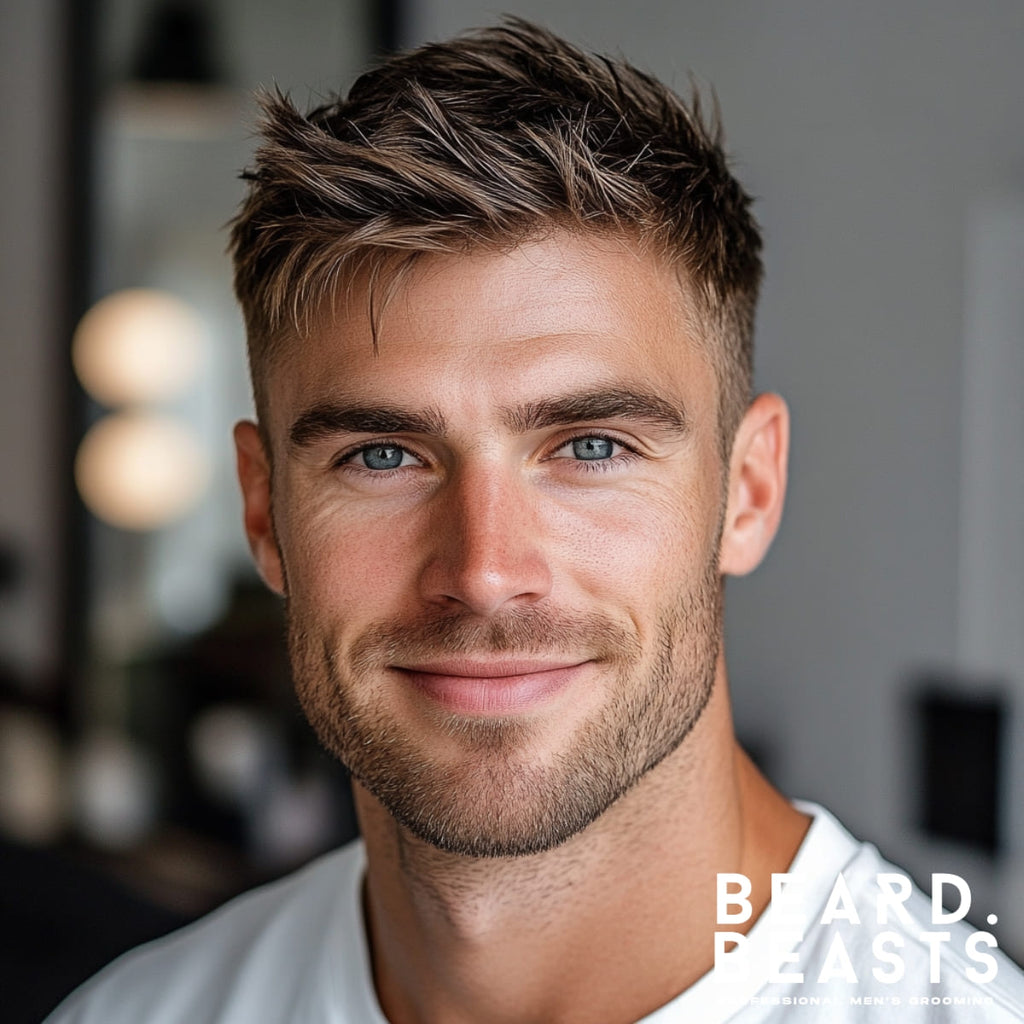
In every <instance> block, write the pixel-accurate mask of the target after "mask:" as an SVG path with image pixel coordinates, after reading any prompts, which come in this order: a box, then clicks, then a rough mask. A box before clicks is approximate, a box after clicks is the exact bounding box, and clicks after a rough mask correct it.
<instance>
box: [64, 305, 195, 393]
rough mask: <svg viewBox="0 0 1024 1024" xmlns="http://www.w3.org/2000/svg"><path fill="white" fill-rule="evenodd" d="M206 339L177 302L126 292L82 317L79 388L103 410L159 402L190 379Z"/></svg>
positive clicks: (76, 351) (76, 355)
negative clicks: (101, 406) (107, 407)
mask: <svg viewBox="0 0 1024 1024" xmlns="http://www.w3.org/2000/svg"><path fill="white" fill-rule="evenodd" d="M205 334H206V330H205V326H204V324H203V321H202V318H201V317H200V316H199V314H198V313H197V312H196V311H195V310H194V309H193V308H192V307H191V306H189V305H188V304H187V303H185V302H182V300H181V299H179V298H176V297H175V296H173V295H170V294H169V293H167V292H162V291H157V290H156V289H153V288H127V289H125V290H124V291H119V292H114V293H113V294H112V295H108V296H107V297H106V298H105V299H100V301H99V302H97V303H96V305H95V306H93V307H92V309H90V310H89V312H88V313H86V314H85V316H83V317H82V319H81V320H80V321H79V324H78V327H77V329H76V330H75V338H74V344H73V348H72V360H73V361H74V364H75V372H76V373H77V374H78V379H79V380H80V381H81V382H82V386H83V387H84V388H85V389H86V391H88V392H89V394H90V395H92V396H93V398H95V399H96V400H97V401H98V402H101V403H103V404H104V405H111V406H116V405H135V404H140V403H145V402H162V401H166V400H167V399H169V398H174V397H175V396H176V395H179V394H181V392H182V391H184V390H185V389H186V388H187V387H188V385H189V384H190V383H191V381H192V379H193V378H194V377H195V375H196V372H197V371H198V368H199V361H200V358H201V356H202V348H203V342H204V339H205Z"/></svg>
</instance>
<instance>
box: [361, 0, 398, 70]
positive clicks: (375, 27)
mask: <svg viewBox="0 0 1024 1024" xmlns="http://www.w3.org/2000/svg"><path fill="white" fill-rule="evenodd" d="M368 9H369V15H370V17H369V22H370V40H369V42H370V53H371V54H372V55H373V56H374V57H386V56H387V55H388V54H390V53H394V52H395V50H398V49H399V48H400V47H402V46H403V45H404V44H405V27H406V26H405V0H369V4H368Z"/></svg>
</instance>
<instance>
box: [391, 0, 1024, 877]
mask: <svg viewBox="0 0 1024 1024" xmlns="http://www.w3.org/2000/svg"><path fill="white" fill-rule="evenodd" d="M507 9H508V10H510V11H513V12H515V13H517V14H522V15H524V16H526V17H529V18H532V19H536V20H538V21H540V22H542V23H544V24H547V25H549V26H550V27H551V28H553V29H555V30H557V31H561V32H563V33H565V34H566V35H568V36H569V37H570V38H573V39H575V40H578V41H580V42H582V43H584V44H586V45H589V46H591V47H592V48H595V49H599V50H605V51H612V52H615V51H618V52H621V53H623V54H625V55H626V56H627V57H628V58H630V59H632V60H633V61H634V62H636V63H638V64H639V65H641V66H643V67H646V68H648V69H650V70H652V71H653V72H654V73H656V74H658V75H659V76H660V77H663V78H665V79H666V80H668V81H670V82H672V83H673V84H675V85H676V86H677V87H678V88H682V89H685V88H686V87H687V78H686V73H687V71H688V70H693V71H694V72H695V73H696V74H697V75H698V76H699V78H700V79H701V80H703V81H705V82H710V83H712V84H713V85H714V87H715V89H716V91H717V93H718V96H719V97H720V100H721V105H722V108H723V112H724V122H725V127H726V134H727V142H728V147H729V149H730V151H731V152H732V153H733V154H734V155H735V157H736V169H737V172H738V174H739V176H740V178H741V180H743V181H744V182H745V183H746V184H747V186H748V187H749V188H750V189H751V190H752V191H753V193H754V194H755V195H756V196H758V197H759V198H758V203H757V211H758V216H759V217H760V219H761V222H762V224H763V226H764V229H765V234H766V243H767V281H766V284H765V291H764V298H763V302H762V306H761V314H760V320H759V333H758V345H759V353H758V380H759V384H760V386H761V387H762V388H772V389H778V390H780V391H781V392H782V393H783V394H784V395H785V396H786V397H787V398H788V400H789V402H790V404H791V408H792V412H793V420H794V444H793V453H792V480H791V490H790V496H789V503H788V509H787V514H786V518H785V521H784V525H783V528H782V531H781V534H780V536H779V538H778V541H777V543H776V545H775V549H774V551H773V552H772V554H771V555H770V557H769V559H768V561H767V563H766V564H765V565H764V566H763V567H762V568H761V569H760V570H759V571H758V572H757V573H755V574H754V576H753V577H751V578H750V579H748V580H742V581H736V582H734V583H732V584H730V586H729V588H728V619H729V627H728V632H727V635H728V638H729V639H728V646H729V653H730V669H731V678H732V685H733V689H734V692H735V702H736V710H737V718H738V724H739V728H740V731H741V733H743V734H745V735H748V736H751V737H753V738H754V739H755V740H758V741H762V740H763V741H764V742H766V743H767V744H768V752H769V755H774V756H770V760H771V762H772V764H773V766H774V774H775V775H776V777H777V779H778V781H779V782H780V783H781V784H782V785H783V786H784V787H785V788H786V789H788V790H789V791H790V792H794V793H797V794H800V795H803V796H807V797H812V798H817V799H821V800H823V801H825V802H827V803H828V804H829V805H831V806H832V807H834V808H835V809H836V810H837V811H838V812H839V813H840V814H841V815H842V816H843V817H844V818H845V819H846V820H847V821H848V823H849V824H850V825H851V827H853V828H854V829H855V830H857V831H859V832H860V833H861V834H864V835H867V836H870V837H875V838H877V839H879V840H881V841H882V843H883V846H884V848H885V849H886V850H887V851H888V852H890V853H891V855H893V856H900V857H906V858H909V859H910V860H911V861H913V860H915V858H917V857H918V853H917V852H915V851H916V846H917V840H916V839H915V838H914V837H913V836H912V835H910V831H909V829H908V828H907V822H908V821H909V820H910V819H911V817H912V801H913V796H914V794H913V792H912V788H913V783H912V775H911V773H910V772H909V768H910V765H909V763H908V756H909V755H908V749H909V748H908V742H907V732H906V719H905V717H904V692H903V688H902V685H901V684H902V683H904V682H905V681H906V679H907V677H908V676H909V675H910V674H912V673H914V672H915V671H916V670H918V669H919V668H921V667H930V666H946V667H949V666H959V667H960V668H963V669H966V670H973V669H980V670H985V669H986V668H987V667H988V666H985V665H974V664H970V663H964V661H965V660H966V661H967V662H970V661H971V659H970V658H966V659H961V658H960V652H958V650H957V630H958V617H959V616H960V609H959V607H958V572H959V569H958V562H959V550H960V544H961V536H960V529H959V523H958V514H959V513H958V509H959V505H960V479H961V469H960V467H961V399H962V385H963V368H962V367H963V363H962V360H963V348H964V345H963V339H964V317H965V312H964V289H965V284H964V282H965V279H966V276H967V268H966V266H965V256H964V253H965V224H966V222H967V219H968V208H969V206H970V205H971V204H972V203H973V202H974V200H976V199H977V198H978V197H979V196H982V195H984V194H987V193H989V192H990V191H992V190H995V191H999V190H1003V189H1009V190H1013V189H1014V188H1016V189H1017V190H1021V189H1024V106H1022V104H1021V97H1022V96H1024V60H1022V59H1021V41H1022V40H1024V6H1022V5H1021V4H1019V3H1017V2H1016V0H1001V2H996V0H993V2H989V3H985V4H971V5H965V4H962V3H960V2H958V0H901V2H898V3H889V2H881V0H868V2H862V3H853V2H847V3H835V2H832V3H809V2H807V0H774V2H772V3H770V4H765V3H751V2H743V0H691V2H687V3H667V2H664V0H663V2H654V0H636V2H634V3H629V4H622V3H618V2H613V0H591V2H587V3H581V2H577V0H520V2H510V3H508V4H507ZM412 15H413V16H412V22H411V25H410V28H409V39H408V40H407V41H408V42H409V43H416V42H419V41H421V40H424V39H427V38H441V37H444V36H446V35H448V34H451V33H452V32H454V31H456V30H458V29H461V28H464V27H467V26H472V25H479V24H484V23H488V22H490V21H492V20H494V18H495V17H496V13H495V9H494V6H493V5H491V4H484V3H479V2H477V0H420V2H419V3H417V4H415V5H414V6H413V9H412ZM1020 276H1021V275H1020V274H1018V280H1019V279H1020ZM1022 283H1024V282H1022ZM996 376H997V377H998V370H997V371H996ZM1019 385H1020V386H1024V381H1021V382H1019ZM1017 393H1018V394H1019V393H1020V392H1019V386H1018V390H1017ZM982 415H984V411H983V410H982ZM1022 440H1024V438H1022V437H1017V438H1013V437H1009V438H1007V439H1005V441H1004V444H1005V445H1006V448H1005V456H1006V458H1005V460H1004V462H1003V467H1004V472H1005V473H1008V474H1012V473H1014V472H1016V473H1017V474H1019V473H1020V457H1019V455H1018V454H1017V453H1018V452H1019V450H1020V444H1021V441H1022ZM1015 518H1016V519H1017V520H1018V521H1019V518H1020V514H1019V509H1018V511H1017V515H1016V517H1015ZM1018 545H1019V541H1018ZM1004 554H1005V549H1004ZM980 589H981V590H982V591H984V589H985V582H984V580H983V581H982V582H981V585H980ZM1017 592H1018V593H1019V588H1018V591H1017ZM1016 613H1017V615H1018V622H1022V621H1024V608H1020V607H1018V608H1017V609H1016ZM1020 632H1021V630H1020V626H1019V625H1018V627H1017V631H1016V635H1018V636H1019V634H1020ZM996 660H998V659H996ZM1004 667H1005V666H1004ZM1012 682H1013V684H1014V685H1015V686H1016V690H1017V700H1018V704H1022V703H1024V665H1022V664H1021V663H1020V662H1019V661H1018V662H1017V663H1016V677H1015V678H1014V679H1013V680H1012ZM1021 731H1022V730H1021V726H1020V724H1019V721H1018V725H1017V727H1016V734H1015V737H1014V738H1015V742H1016V744H1017V746H1018V747H1019V746H1020V745H1021V742H1022V740H1024V737H1022V735H1021ZM933 852H934V851H933ZM1018 852H1019V853H1020V854H1021V855H1022V856H1024V848H1022V849H1020V850H1019V851H1018ZM932 859H933V860H934V858H932ZM943 863H947V864H948V861H946V862H943ZM929 870H954V868H952V867H944V866H943V864H942V863H940V864H939V866H938V867H932V868H929Z"/></svg>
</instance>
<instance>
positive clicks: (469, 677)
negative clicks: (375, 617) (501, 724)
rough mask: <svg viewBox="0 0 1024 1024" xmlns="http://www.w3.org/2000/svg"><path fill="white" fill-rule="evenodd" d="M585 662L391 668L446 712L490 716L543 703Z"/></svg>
mask: <svg viewBox="0 0 1024 1024" xmlns="http://www.w3.org/2000/svg"><path fill="white" fill-rule="evenodd" d="M588 664H589V661H574V660H567V659H565V658H554V659H553V658H504V659H500V660H494V661H482V660H476V659H469V658H448V659H445V660H443V661H430V662H421V663H417V664H415V665H394V666H392V668H394V669H395V670H396V671H397V672H399V673H400V674H401V675H402V676H403V677H404V678H406V679H407V680H408V681H409V682H410V683H411V684H412V685H413V686H414V687H415V688H416V690H418V691H419V692H421V693H423V694H424V695H425V696H427V697H429V698H431V699H432V700H434V701H436V702H437V703H438V704H440V705H442V706H443V707H445V708H446V709H447V710H449V711H454V712H458V713H460V714H469V715H492V716H493V715H507V714H516V713H522V712H525V711H530V710H532V709H533V708H535V707H537V706H538V705H540V704H543V703H544V702H546V701H547V700H549V699H550V698H551V697H553V696H554V695H555V694H556V693H558V692H559V691H561V690H563V689H565V688H566V687H567V686H569V685H571V683H572V682H573V681H574V680H575V679H576V678H577V676H578V675H579V674H580V673H581V672H582V671H583V669H584V667H585V666H586V665H588Z"/></svg>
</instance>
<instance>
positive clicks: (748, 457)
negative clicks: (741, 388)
mask: <svg viewBox="0 0 1024 1024" xmlns="http://www.w3.org/2000/svg"><path fill="white" fill-rule="evenodd" d="M788 458H789V409H788V408H787V406H786V403H785V402H784V401H783V400H782V398H781V397H779V395H773V394H764V395H758V396H757V398H755V399H754V401H753V402H752V403H751V405H750V408H749V409H747V412H746V415H745V416H744V417H743V420H742V422H741V423H740V425H739V428H738V429H737V431H736V437H735V439H734V441H733V447H732V457H731V458H730V460H729V499H728V503H727V505H726V511H725V522H724V523H723V525H722V544H721V549H720V552H719V562H718V565H719V571H720V572H722V573H725V574H728V575H730V576H743V575H745V574H746V573H748V572H751V571H753V570H754V569H756V568H757V566H758V565H760V564H761V560H762V559H763V558H764V556H765V554H766V553H767V551H768V548H769V547H770V546H771V542H772V540H773V539H774V537H775V533H776V531H777V530H778V528H779V520H780V519H781V518H782V505H783V502H784V500H785V497H786V467H787V461H788Z"/></svg>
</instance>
